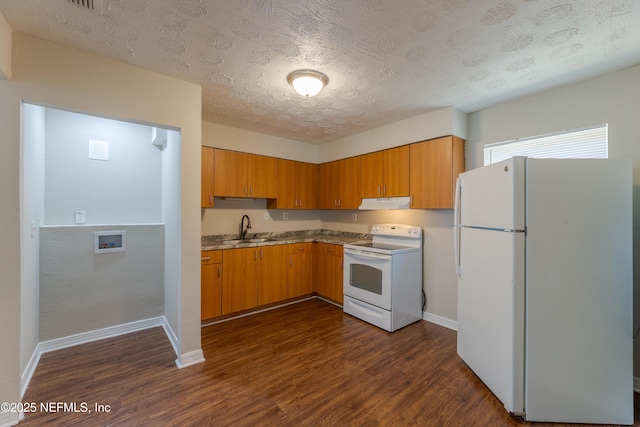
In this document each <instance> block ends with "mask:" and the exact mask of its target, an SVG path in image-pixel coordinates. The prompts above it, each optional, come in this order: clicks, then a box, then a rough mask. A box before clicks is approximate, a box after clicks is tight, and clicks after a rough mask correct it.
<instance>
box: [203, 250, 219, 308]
mask: <svg viewBox="0 0 640 427" xmlns="http://www.w3.org/2000/svg"><path fill="white" fill-rule="evenodd" d="M200 273H201V280H200V306H201V310H200V316H201V318H202V320H206V319H211V318H213V317H218V316H220V315H221V314H222V251H205V252H202V255H201V265H200Z"/></svg>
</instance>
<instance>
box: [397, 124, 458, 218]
mask: <svg viewBox="0 0 640 427" xmlns="http://www.w3.org/2000/svg"><path fill="white" fill-rule="evenodd" d="M409 171H410V188H411V207H412V208H422V209H453V202H454V200H453V199H454V196H455V195H454V191H455V182H456V179H457V178H458V175H459V174H460V173H461V172H464V140H462V139H460V138H458V137H455V136H446V137H443V138H437V139H432V140H429V141H423V142H419V143H416V144H411V145H410V166H409Z"/></svg>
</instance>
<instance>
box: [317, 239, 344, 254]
mask: <svg viewBox="0 0 640 427" xmlns="http://www.w3.org/2000/svg"><path fill="white" fill-rule="evenodd" d="M316 252H319V253H323V254H330V255H335V256H342V245H334V244H332V243H321V242H318V243H316Z"/></svg>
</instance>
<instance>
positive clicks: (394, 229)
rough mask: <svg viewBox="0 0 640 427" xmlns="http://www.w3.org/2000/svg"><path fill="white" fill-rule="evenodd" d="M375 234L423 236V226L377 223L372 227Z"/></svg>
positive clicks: (372, 232)
mask: <svg viewBox="0 0 640 427" xmlns="http://www.w3.org/2000/svg"><path fill="white" fill-rule="evenodd" d="M371 234H372V235H373V236H399V237H415V238H418V239H419V238H421V236H422V228H420V227H419V226H417V225H406V224H376V225H374V226H373V227H371Z"/></svg>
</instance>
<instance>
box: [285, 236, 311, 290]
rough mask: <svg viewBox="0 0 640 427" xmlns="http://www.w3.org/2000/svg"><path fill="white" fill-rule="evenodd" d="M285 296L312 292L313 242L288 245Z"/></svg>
mask: <svg viewBox="0 0 640 427" xmlns="http://www.w3.org/2000/svg"><path fill="white" fill-rule="evenodd" d="M288 246H289V251H288V254H287V257H288V258H287V271H288V272H287V279H286V298H295V297H300V296H303V295H308V294H310V293H312V292H313V285H312V281H313V252H312V247H313V243H301V244H295V245H288Z"/></svg>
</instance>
